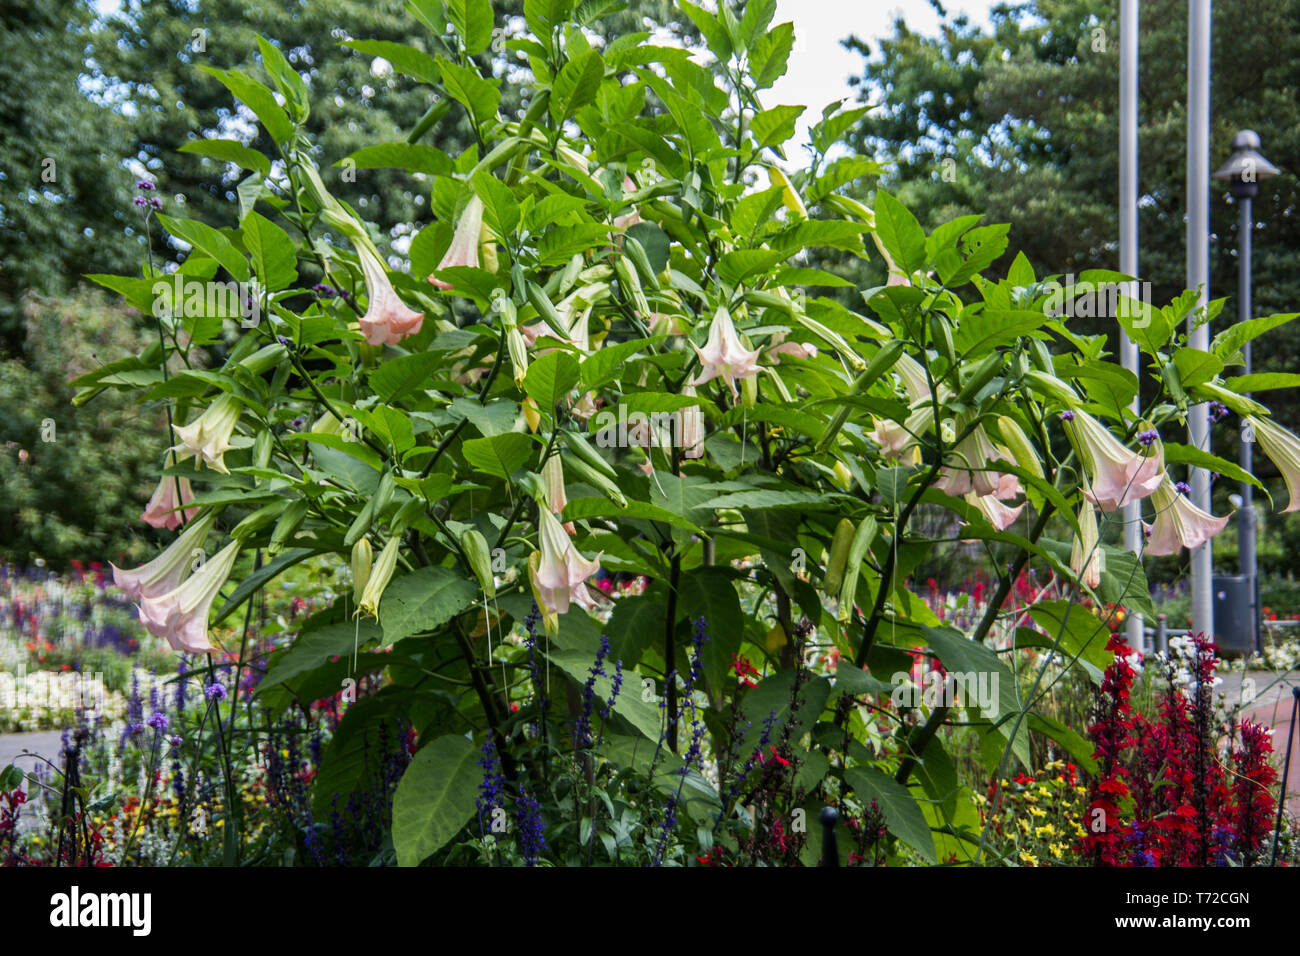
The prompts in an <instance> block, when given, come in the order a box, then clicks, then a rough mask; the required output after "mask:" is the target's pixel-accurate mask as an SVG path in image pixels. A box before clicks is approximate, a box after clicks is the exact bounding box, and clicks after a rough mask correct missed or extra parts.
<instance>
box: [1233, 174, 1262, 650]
mask: <svg viewBox="0 0 1300 956" xmlns="http://www.w3.org/2000/svg"><path fill="white" fill-rule="evenodd" d="M1240 201H1241V228H1240V230H1239V233H1240V234H1239V236H1238V239H1237V249H1238V256H1239V259H1240V261H1239V262H1238V263H1237V316H1238V318H1240V319H1241V321H1242V322H1245V321H1247V320H1248V319H1249V318H1250V317H1251V315H1250V313H1251V302H1250V278H1251V262H1250V256H1251V249H1250V239H1251V235H1250V233H1251V199H1250V197H1249V196H1243V197H1242V198H1241V200H1240ZM1242 353H1243V354H1244V356H1245V359H1246V371H1245V374H1246V375H1249V374H1250V373H1251V363H1250V343H1249V342H1247V343H1246V344H1245V346H1243V347H1242ZM1252 451H1253V449H1252V448H1251V447H1250V442H1249V441H1248V440H1247V432H1246V429H1245V427H1244V426H1243V428H1242V430H1241V467H1242V469H1243V470H1244V471H1246V472H1247V473H1251V472H1252V463H1253V461H1252V460H1253V455H1252ZM1255 533H1256V526H1255V504H1254V488H1253V487H1252V486H1251V484H1250V482H1249V481H1243V482H1242V483H1241V510H1240V511H1239V512H1237V558H1238V561H1239V567H1240V568H1241V573H1242V574H1244V575H1245V576H1246V577H1247V578H1248V579H1249V583H1250V595H1251V597H1250V623H1251V628H1250V633H1251V636H1252V638H1253V639H1254V643H1255V650H1257V651H1262V650H1263V648H1262V646H1261V645H1260V640H1259V559H1258V556H1257V554H1256V552H1255Z"/></svg>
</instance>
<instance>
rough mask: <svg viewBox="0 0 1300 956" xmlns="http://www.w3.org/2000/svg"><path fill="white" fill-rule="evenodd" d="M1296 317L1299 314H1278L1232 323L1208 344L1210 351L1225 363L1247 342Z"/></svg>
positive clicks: (1299, 313)
mask: <svg viewBox="0 0 1300 956" xmlns="http://www.w3.org/2000/svg"><path fill="white" fill-rule="evenodd" d="M1298 315H1300V312H1284V313H1283V312H1279V313H1276V314H1274V315H1266V316H1263V317H1262V318H1258V319H1247V320H1246V321H1245V322H1237V323H1234V324H1233V325H1230V326H1229V327H1228V328H1226V329H1224V330H1223V331H1222V332H1220V333H1219V334H1218V335H1216V336H1215V337H1214V341H1213V342H1212V343H1211V344H1210V351H1212V352H1213V353H1214V354H1215V355H1217V356H1218V357H1219V358H1221V359H1222V360H1223V361H1225V362H1227V361H1229V360H1230V359H1231V358H1232V356H1233V355H1235V354H1236V353H1237V352H1238V350H1240V349H1241V347H1242V346H1243V345H1245V344H1246V343H1247V342H1250V341H1253V340H1254V339H1257V338H1259V336H1261V335H1263V334H1264V333H1265V332H1269V331H1271V330H1273V329H1275V328H1277V327H1278V326H1279V325H1285V324H1286V323H1287V322H1290V321H1291V320H1292V319H1294V318H1295V317H1296V316H1298Z"/></svg>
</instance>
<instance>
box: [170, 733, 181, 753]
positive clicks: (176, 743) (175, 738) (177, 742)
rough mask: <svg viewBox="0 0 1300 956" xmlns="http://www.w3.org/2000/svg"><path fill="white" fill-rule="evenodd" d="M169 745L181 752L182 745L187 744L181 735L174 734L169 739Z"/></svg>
mask: <svg viewBox="0 0 1300 956" xmlns="http://www.w3.org/2000/svg"><path fill="white" fill-rule="evenodd" d="M167 743H169V744H171V747H172V749H173V750H179V749H180V746H181V744H183V743H185V739H184V738H183V737H181V735H180V734H172V735H171V736H170V737H168V738H167Z"/></svg>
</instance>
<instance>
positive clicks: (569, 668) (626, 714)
mask: <svg viewBox="0 0 1300 956" xmlns="http://www.w3.org/2000/svg"><path fill="white" fill-rule="evenodd" d="M574 613H581V612H575V611H572V610H571V611H569V613H568V614H566V615H564V616H563V617H561V619H560V622H561V623H560V626H561V628H563V627H564V621H565V618H567V617H569V616H570V615H572V614H574ZM597 633H599V632H597ZM549 658H550V661H551V663H553V664H554V665H555V666H556V667H558V668H560V670H562V671H564V672H565V673H566V674H568V675H569V676H570V677H572V678H573V679H574V680H575V681H576V682H577V683H578V684H580V685H581V684H585V683H586V682H587V679H588V677H590V675H591V667H592V665H593V664H594V663H595V652H594V651H587V650H581V649H577V648H562V649H557V648H555V647H552V648H551V652H550V655H549ZM626 664H627V662H626V661H625V662H624V666H625V667H626ZM604 667H605V674H604V675H598V676H597V677H596V683H595V695H596V699H597V700H609V698H610V695H611V694H612V693H613V677H612V676H611V675H612V674H613V673H614V667H613V666H612V664H606V665H604ZM614 712H615V713H616V714H618V715H619V716H620V717H622V718H623V719H625V720H626V721H627V722H628V723H629V724H631V725H632V726H633V727H635V728H636V729H637V730H639V731H640V732H641V734H642V735H643V736H645V737H646V738H647V739H648V740H653V741H657V740H658V739H659V732H660V729H661V726H662V724H661V721H660V718H659V708H658V706H657V705H656V704H653V703H651V702H650V701H646V700H642V699H641V694H640V682H639V681H631V680H629V681H625V682H624V684H623V688H622V691H621V692H620V693H619V695H618V697H617V698H615V700H614ZM596 719H597V721H599V717H597V718H596ZM651 750H652V751H653V748H651Z"/></svg>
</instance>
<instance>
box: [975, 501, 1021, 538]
mask: <svg viewBox="0 0 1300 956" xmlns="http://www.w3.org/2000/svg"><path fill="white" fill-rule="evenodd" d="M966 500H967V501H968V502H970V503H971V504H973V505H974V506H975V507H976V508H978V509H979V510H980V513H981V514H983V515H984V517H985V519H986V520H987V521H988V523H989V524H991V525H993V527H995V528H997V529H998V530H999V531H1006V530H1007V528H1010V527H1011V526H1012V525H1013V524H1015V523H1016V519H1017V518H1019V517H1020V513H1021V512H1022V511H1024V510H1025V506H1024V505H1023V504H1020V505H1017V506H1016V507H1014V508H1012V507H1010V506H1009V505H1004V504H1003V503H1002V501H1001V500H999V498H998V496H997V495H977V494H975V493H974V492H967V493H966Z"/></svg>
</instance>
